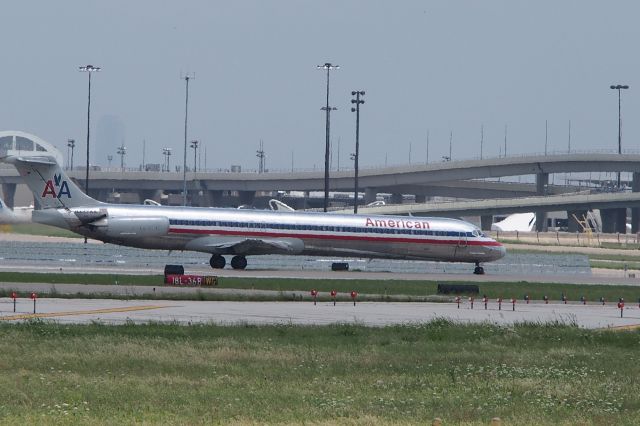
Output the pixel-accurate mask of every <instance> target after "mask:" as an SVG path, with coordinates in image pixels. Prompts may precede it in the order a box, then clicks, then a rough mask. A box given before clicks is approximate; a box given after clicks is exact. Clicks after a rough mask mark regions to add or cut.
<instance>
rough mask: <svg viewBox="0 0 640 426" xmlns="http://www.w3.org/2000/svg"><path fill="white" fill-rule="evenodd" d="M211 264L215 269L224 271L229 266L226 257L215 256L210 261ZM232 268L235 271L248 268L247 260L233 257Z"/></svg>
mask: <svg viewBox="0 0 640 426" xmlns="http://www.w3.org/2000/svg"><path fill="white" fill-rule="evenodd" d="M209 264H210V265H211V267H212V268H213V269H222V268H224V266H225V265H226V264H227V261H226V260H225V258H224V257H222V256H220V255H219V254H214V255H213V256H211V260H209ZM231 267H232V268H233V269H244V268H246V267H247V258H246V257H244V256H233V257H232V258H231Z"/></svg>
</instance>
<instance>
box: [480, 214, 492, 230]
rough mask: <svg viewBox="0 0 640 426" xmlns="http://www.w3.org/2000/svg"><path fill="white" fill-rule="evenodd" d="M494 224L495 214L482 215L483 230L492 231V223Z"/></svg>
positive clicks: (481, 224)
mask: <svg viewBox="0 0 640 426" xmlns="http://www.w3.org/2000/svg"><path fill="white" fill-rule="evenodd" d="M492 224H493V215H490V214H488V215H482V216H480V229H482V230H483V231H491V225H492Z"/></svg>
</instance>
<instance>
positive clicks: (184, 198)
mask: <svg viewBox="0 0 640 426" xmlns="http://www.w3.org/2000/svg"><path fill="white" fill-rule="evenodd" d="M183 78H184V83H185V96H184V161H183V163H182V205H183V206H186V205H187V119H188V117H189V80H191V79H192V78H193V79H194V78H196V76H195V75H189V74H187V75H185V76H184V77H183Z"/></svg>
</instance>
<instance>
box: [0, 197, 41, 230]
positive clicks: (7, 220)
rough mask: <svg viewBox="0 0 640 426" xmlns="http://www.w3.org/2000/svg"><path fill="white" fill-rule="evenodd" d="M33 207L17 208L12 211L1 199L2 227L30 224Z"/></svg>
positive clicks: (0, 218) (0, 215) (0, 219)
mask: <svg viewBox="0 0 640 426" xmlns="http://www.w3.org/2000/svg"><path fill="white" fill-rule="evenodd" d="M32 211H33V207H15V208H14V209H13V210H11V209H10V208H9V207H7V205H6V204H5V203H4V201H3V200H2V198H0V225H14V224H17V223H30V222H31V212H32Z"/></svg>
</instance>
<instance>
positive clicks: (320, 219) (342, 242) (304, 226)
mask: <svg viewBox="0 0 640 426" xmlns="http://www.w3.org/2000/svg"><path fill="white" fill-rule="evenodd" d="M136 218H137V220H136ZM33 219H34V221H36V222H42V223H49V224H52V225H55V226H61V227H65V228H68V229H70V230H72V231H74V232H77V233H79V234H81V235H84V236H87V237H90V238H95V239H98V240H101V241H105V242H110V243H115V244H120V245H126V246H132V247H139V248H148V249H163V250H191V251H200V252H206V253H211V254H219V255H227V254H234V255H235V254H241V255H252V254H271V253H281V254H297V255H312V256H348V257H365V258H395V259H413V260H420V259H421V260H440V261H452V262H472V263H477V262H487V261H492V260H497V259H499V258H501V257H503V256H504V254H505V250H504V247H503V246H502V245H501V244H500V243H498V242H496V241H495V240H493V239H491V238H489V237H487V236H485V235H484V234H482V233H481V232H480V231H479V230H478V229H477V228H476V227H475V226H474V225H472V224H470V223H467V222H464V221H461V220H457V219H445V218H430V217H406V216H367V215H345V214H327V213H309V212H271V211H263V210H237V209H222V208H197V207H170V206H148V205H145V206H134V205H119V204H101V205H99V206H90V207H87V208H83V207H73V208H70V209H62V208H58V209H46V210H41V211H36V212H34V215H33ZM87 223H89V225H87ZM264 242H267V243H268V244H270V245H269V246H265V245H264Z"/></svg>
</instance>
